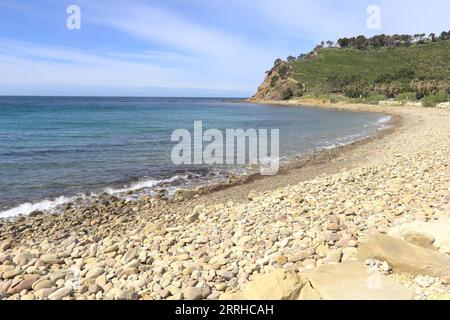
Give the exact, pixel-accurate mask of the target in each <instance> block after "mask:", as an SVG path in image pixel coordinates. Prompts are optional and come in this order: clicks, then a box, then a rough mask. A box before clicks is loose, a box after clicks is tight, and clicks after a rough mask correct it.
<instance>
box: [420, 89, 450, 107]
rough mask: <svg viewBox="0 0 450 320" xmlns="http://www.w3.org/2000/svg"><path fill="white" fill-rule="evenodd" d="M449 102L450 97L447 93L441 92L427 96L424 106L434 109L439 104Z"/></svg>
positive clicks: (424, 99)
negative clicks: (449, 97)
mask: <svg viewBox="0 0 450 320" xmlns="http://www.w3.org/2000/svg"><path fill="white" fill-rule="evenodd" d="M447 101H448V95H447V92H445V91H439V92H438V93H436V94H430V95H428V96H425V97H424V98H423V105H424V106H425V107H434V106H436V105H437V104H438V103H441V102H447Z"/></svg>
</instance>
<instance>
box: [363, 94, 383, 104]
mask: <svg viewBox="0 0 450 320" xmlns="http://www.w3.org/2000/svg"><path fill="white" fill-rule="evenodd" d="M384 99H385V97H384V95H382V94H370V95H368V96H367V97H366V101H367V103H370V104H378V102H379V101H381V100H384Z"/></svg>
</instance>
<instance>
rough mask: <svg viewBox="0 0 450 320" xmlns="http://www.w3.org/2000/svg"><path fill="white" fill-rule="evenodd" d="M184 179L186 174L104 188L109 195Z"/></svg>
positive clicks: (186, 177)
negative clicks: (126, 185) (125, 185)
mask: <svg viewBox="0 0 450 320" xmlns="http://www.w3.org/2000/svg"><path fill="white" fill-rule="evenodd" d="M185 179H188V176H187V175H186V176H173V177H171V178H168V179H160V180H156V179H150V180H144V181H139V182H136V183H133V184H132V185H130V186H129V187H124V188H118V189H114V188H106V189H105V192H106V193H108V194H110V195H114V194H118V193H125V192H130V191H137V190H142V189H151V188H154V187H157V186H160V185H163V184H171V183H174V182H177V181H179V180H185Z"/></svg>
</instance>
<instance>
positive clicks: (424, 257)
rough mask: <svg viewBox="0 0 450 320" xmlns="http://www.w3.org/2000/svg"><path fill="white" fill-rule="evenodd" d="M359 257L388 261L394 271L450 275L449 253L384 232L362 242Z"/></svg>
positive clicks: (438, 275)
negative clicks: (384, 233)
mask: <svg viewBox="0 0 450 320" xmlns="http://www.w3.org/2000/svg"><path fill="white" fill-rule="evenodd" d="M359 259H360V260H362V261H364V260H365V259H377V260H380V261H386V262H387V263H388V264H389V266H391V267H392V269H393V270H394V271H396V272H405V273H409V274H413V275H429V276H433V277H448V276H449V275H450V257H449V256H448V255H446V254H443V253H440V252H438V251H435V250H432V249H427V248H424V247H421V246H418V245H414V244H412V243H410V242H408V241H405V240H402V239H400V238H394V237H390V236H387V235H382V234H378V235H373V236H371V237H369V239H368V240H367V241H366V242H364V243H362V244H361V246H360V247H359Z"/></svg>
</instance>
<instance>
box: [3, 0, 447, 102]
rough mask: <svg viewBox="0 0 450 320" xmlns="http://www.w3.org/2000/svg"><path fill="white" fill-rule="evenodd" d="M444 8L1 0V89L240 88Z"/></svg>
mask: <svg viewBox="0 0 450 320" xmlns="http://www.w3.org/2000/svg"><path fill="white" fill-rule="evenodd" d="M71 5H76V6H78V7H79V8H80V13H81V15H80V29H69V28H67V20H68V19H69V18H71V17H70V16H71V14H68V13H67V8H68V7H69V6H71ZM373 5H375V6H378V8H379V9H380V16H379V17H380V29H373V28H368V26H367V21H368V19H369V18H371V17H373V16H371V15H372V14H373V12H368V8H369V6H373ZM449 13H450V1H449V0H428V1H423V0H379V1H377V0H367V1H366V0H315V1H313V0H308V1H307V0H158V1H153V0H127V1H125V0H70V1H66V0H16V1H11V0H0V95H69V96H184V97H186V96H191V97H194V96H195V97H248V96H251V95H252V94H253V93H254V92H255V91H256V89H257V87H258V85H259V84H260V83H261V82H262V80H263V79H264V76H265V71H267V70H269V69H270V68H271V67H272V66H273V62H274V60H275V59H276V58H283V59H285V58H286V57H287V56H288V55H293V56H298V55H300V54H301V53H306V52H309V51H311V49H313V48H314V46H315V45H316V44H318V43H320V42H321V41H327V40H332V41H336V40H337V39H338V38H340V37H343V36H356V35H360V34H363V35H366V36H372V35H375V34H381V33H385V34H395V33H399V34H400V33H408V34H415V33H427V34H429V33H431V32H435V33H440V32H441V31H443V30H449V29H450V18H449ZM70 21H72V20H70Z"/></svg>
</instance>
